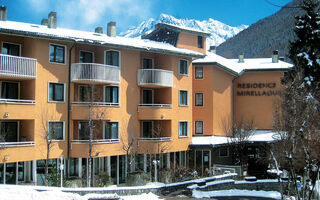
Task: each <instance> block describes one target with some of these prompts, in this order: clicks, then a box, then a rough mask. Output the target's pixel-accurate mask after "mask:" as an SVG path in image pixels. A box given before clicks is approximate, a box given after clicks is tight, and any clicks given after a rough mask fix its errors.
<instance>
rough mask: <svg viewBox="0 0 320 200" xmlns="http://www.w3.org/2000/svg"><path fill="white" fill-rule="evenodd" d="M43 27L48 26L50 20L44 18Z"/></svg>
mask: <svg viewBox="0 0 320 200" xmlns="http://www.w3.org/2000/svg"><path fill="white" fill-rule="evenodd" d="M41 25H44V26H48V19H45V18H43V19H42V20H41Z"/></svg>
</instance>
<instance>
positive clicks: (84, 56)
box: [79, 51, 93, 63]
mask: <svg viewBox="0 0 320 200" xmlns="http://www.w3.org/2000/svg"><path fill="white" fill-rule="evenodd" d="M79 61H80V63H93V53H92V52H88V51H80V57H79Z"/></svg>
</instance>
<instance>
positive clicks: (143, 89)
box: [141, 88, 154, 104]
mask: <svg viewBox="0 0 320 200" xmlns="http://www.w3.org/2000/svg"><path fill="white" fill-rule="evenodd" d="M145 90H151V91H152V100H151V101H152V103H151V104H154V90H153V89H151V88H142V92H141V103H143V91H145Z"/></svg>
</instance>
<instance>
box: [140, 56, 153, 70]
mask: <svg viewBox="0 0 320 200" xmlns="http://www.w3.org/2000/svg"><path fill="white" fill-rule="evenodd" d="M152 68H153V60H152V59H150V58H143V59H142V69H152Z"/></svg>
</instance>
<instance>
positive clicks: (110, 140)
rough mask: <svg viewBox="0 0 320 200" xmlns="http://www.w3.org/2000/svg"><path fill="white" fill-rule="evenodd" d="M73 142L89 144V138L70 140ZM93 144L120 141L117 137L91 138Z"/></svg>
mask: <svg viewBox="0 0 320 200" xmlns="http://www.w3.org/2000/svg"><path fill="white" fill-rule="evenodd" d="M72 142H73V143H80V144H89V142H90V141H89V140H72ZM91 142H92V143H94V144H105V143H116V142H120V140H119V139H101V140H91Z"/></svg>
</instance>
